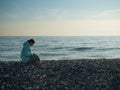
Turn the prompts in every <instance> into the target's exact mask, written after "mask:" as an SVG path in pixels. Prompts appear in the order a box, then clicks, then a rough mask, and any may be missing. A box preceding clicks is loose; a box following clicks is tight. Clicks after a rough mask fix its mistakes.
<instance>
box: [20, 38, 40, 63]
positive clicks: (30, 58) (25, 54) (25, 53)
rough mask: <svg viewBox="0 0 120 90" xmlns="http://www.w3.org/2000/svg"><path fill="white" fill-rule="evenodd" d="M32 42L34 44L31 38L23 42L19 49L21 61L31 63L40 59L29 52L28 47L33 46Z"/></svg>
mask: <svg viewBox="0 0 120 90" xmlns="http://www.w3.org/2000/svg"><path fill="white" fill-rule="evenodd" d="M34 44H35V41H34V40H33V39H30V40H28V41H26V42H25V43H24V44H23V49H22V51H21V59H22V62H24V63H31V62H32V63H33V62H36V61H40V59H39V57H38V56H37V55H36V54H32V53H31V49H30V47H31V46H33V45H34Z"/></svg>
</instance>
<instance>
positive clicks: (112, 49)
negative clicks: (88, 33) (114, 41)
mask: <svg viewBox="0 0 120 90" xmlns="http://www.w3.org/2000/svg"><path fill="white" fill-rule="evenodd" d="M119 49H120V48H98V49H97V50H119Z"/></svg>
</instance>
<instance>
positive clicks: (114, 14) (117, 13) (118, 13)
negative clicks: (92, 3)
mask: <svg viewBox="0 0 120 90" xmlns="http://www.w3.org/2000/svg"><path fill="white" fill-rule="evenodd" d="M92 18H93V19H120V9H112V10H106V11H103V12H99V13H96V14H95V15H93V16H92Z"/></svg>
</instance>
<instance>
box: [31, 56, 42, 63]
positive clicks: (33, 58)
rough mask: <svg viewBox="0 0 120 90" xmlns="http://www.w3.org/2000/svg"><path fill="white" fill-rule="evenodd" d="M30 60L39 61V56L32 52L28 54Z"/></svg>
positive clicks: (32, 61)
mask: <svg viewBox="0 0 120 90" xmlns="http://www.w3.org/2000/svg"><path fill="white" fill-rule="evenodd" d="M30 62H31V63H34V62H40V58H39V57H38V55H36V54H33V55H31V56H30Z"/></svg>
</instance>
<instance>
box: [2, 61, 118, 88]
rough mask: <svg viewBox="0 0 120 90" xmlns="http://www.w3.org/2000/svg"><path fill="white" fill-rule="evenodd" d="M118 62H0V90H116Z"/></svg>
mask: <svg viewBox="0 0 120 90" xmlns="http://www.w3.org/2000/svg"><path fill="white" fill-rule="evenodd" d="M119 85H120V59H79V60H41V61H40V63H37V64H35V65H33V64H24V63H22V62H20V61H0V87H1V90H4V89H16V90H17V89H28V90H31V89H35V90H36V89H39V90H119V89H120V86H119Z"/></svg>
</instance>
